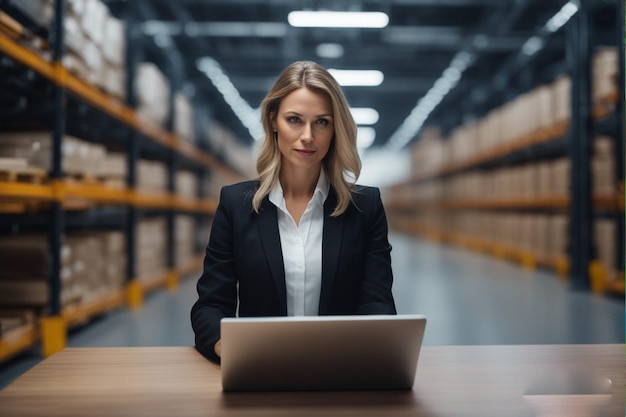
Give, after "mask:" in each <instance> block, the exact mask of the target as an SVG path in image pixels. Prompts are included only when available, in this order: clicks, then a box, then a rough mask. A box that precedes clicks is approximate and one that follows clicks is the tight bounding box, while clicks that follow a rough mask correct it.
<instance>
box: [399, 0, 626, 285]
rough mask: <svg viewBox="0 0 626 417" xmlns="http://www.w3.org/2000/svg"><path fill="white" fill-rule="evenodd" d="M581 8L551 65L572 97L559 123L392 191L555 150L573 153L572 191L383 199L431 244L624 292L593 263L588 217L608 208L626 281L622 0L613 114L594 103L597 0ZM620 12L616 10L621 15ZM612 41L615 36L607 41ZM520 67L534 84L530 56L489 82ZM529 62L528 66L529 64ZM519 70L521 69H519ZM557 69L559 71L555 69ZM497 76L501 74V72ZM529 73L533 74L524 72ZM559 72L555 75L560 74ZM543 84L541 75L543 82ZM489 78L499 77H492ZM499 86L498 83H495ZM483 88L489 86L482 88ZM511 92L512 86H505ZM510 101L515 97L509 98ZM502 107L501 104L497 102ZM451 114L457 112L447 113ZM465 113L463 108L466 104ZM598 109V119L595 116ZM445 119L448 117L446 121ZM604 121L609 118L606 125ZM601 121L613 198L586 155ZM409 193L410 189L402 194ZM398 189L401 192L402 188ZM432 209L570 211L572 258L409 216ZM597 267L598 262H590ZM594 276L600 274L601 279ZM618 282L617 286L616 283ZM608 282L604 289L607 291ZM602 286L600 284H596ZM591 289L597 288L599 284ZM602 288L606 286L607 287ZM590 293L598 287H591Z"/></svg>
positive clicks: (409, 228)
mask: <svg viewBox="0 0 626 417" xmlns="http://www.w3.org/2000/svg"><path fill="white" fill-rule="evenodd" d="M580 3H581V8H580V9H579V10H578V12H577V14H576V15H575V16H574V19H573V20H572V21H570V22H568V24H567V25H566V27H564V28H563V30H565V31H566V56H565V57H564V62H563V63H557V64H556V65H554V66H555V67H558V69H559V70H561V71H562V70H565V71H566V72H568V73H570V75H571V77H572V94H571V95H572V102H571V118H570V120H568V121H566V122H560V123H558V124H557V125H555V126H551V127H550V128H547V129H544V130H542V131H539V132H535V133H534V134H531V135H529V136H527V137H523V138H519V139H518V140H516V141H515V142H513V143H508V144H506V145H503V146H500V147H498V148H496V149H492V150H489V151H487V152H483V153H481V154H478V155H476V156H474V157H472V158H470V159H468V160H464V161H460V162H457V163H454V164H449V165H446V166H443V167H442V168H440V169H439V170H437V171H436V172H433V173H429V174H426V175H416V176H413V177H412V178H410V179H409V180H407V181H406V182H403V183H401V184H396V185H394V186H393V187H392V189H396V191H398V190H402V191H404V194H405V196H406V195H407V194H408V195H410V189H411V187H413V186H415V185H418V184H421V183H424V182H427V181H430V180H437V179H443V178H447V177H449V176H453V175H458V174H461V173H463V172H469V171H472V170H477V169H483V168H491V167H494V166H496V167H497V166H504V165H507V164H519V163H522V162H524V161H530V160H533V159H536V158H543V157H553V156H557V155H567V154H569V155H571V158H572V167H571V177H570V179H571V184H572V185H573V187H572V192H571V194H570V195H565V196H553V197H550V198H535V199H527V198H526V199H521V198H520V199H505V200H485V199H480V200H460V201H434V202H430V203H425V204H424V203H417V202H414V201H410V200H409V201H406V200H405V199H404V197H403V198H401V199H392V200H390V201H388V202H387V206H388V209H389V210H390V212H391V213H392V214H391V218H392V220H393V221H394V222H395V223H396V225H397V226H398V227H400V228H402V229H403V230H407V231H409V232H412V233H417V234H421V235H424V236H426V237H428V238H430V239H431V240H434V241H436V242H441V241H445V242H450V243H452V244H456V245H459V246H462V247H465V248H468V249H471V250H475V251H479V252H487V253H490V254H492V255H493V256H496V257H501V258H506V259H510V260H513V261H516V262H519V263H521V264H522V265H524V266H525V267H527V268H534V267H535V266H536V265H538V264H540V265H546V266H549V267H552V268H554V269H555V270H556V271H557V272H558V273H559V275H561V276H565V275H569V276H570V277H571V278H570V283H571V286H572V288H573V289H583V290H588V289H590V287H591V286H592V283H593V282H594V281H595V282H597V281H600V282H616V283H617V285H616V287H615V288H613V289H615V290H617V291H621V292H623V291H624V290H623V279H613V278H614V277H612V276H611V273H610V272H608V271H603V270H602V269H601V268H600V270H599V271H598V268H597V261H595V260H594V248H593V243H592V242H593V220H594V218H595V216H597V215H598V213H609V214H610V215H611V216H612V217H615V218H617V219H618V227H617V231H618V235H619V236H616V239H617V242H618V245H617V246H618V251H619V252H618V253H619V256H618V257H617V259H619V264H618V265H616V269H617V271H618V272H617V274H618V277H617V278H619V275H620V274H621V278H623V271H624V242H623V240H624V216H623V210H624V197H623V175H624V173H623V171H624V168H623V167H624V161H623V143H622V141H621V140H619V138H623V135H624V127H623V117H621V116H622V115H623V111H624V107H623V101H624V97H623V91H624V59H623V54H624V45H623V40H624V35H623V30H624V28H623V21H622V20H623V16H624V14H623V7H624V5H623V3H622V2H617V3H618V4H619V6H617V9H618V10H617V13H616V16H617V19H618V22H617V26H616V27H618V28H621V29H620V31H621V32H620V37H621V41H620V44H619V45H620V75H621V76H620V77H619V79H620V90H619V91H621V92H622V95H621V96H619V97H611V98H609V100H612V101H614V104H615V111H614V113H609V114H606V113H605V114H598V112H597V111H594V109H593V107H592V100H591V56H592V55H591V54H592V42H593V41H594V40H595V39H594V32H593V29H594V28H593V27H592V25H591V19H592V17H593V14H594V13H596V8H597V4H592V3H590V2H585V1H583V2H580ZM620 11H621V12H620ZM611 39H613V38H611ZM521 65H523V66H524V67H523V68H524V71H526V73H527V74H526V76H525V77H523V78H524V80H522V81H524V82H523V83H522V84H526V87H527V88H529V87H532V82H531V81H532V80H530V81H529V77H532V76H533V74H535V75H537V74H536V73H537V71H536V69H535V68H534V67H535V66H536V64H535V63H534V62H530V63H529V62H528V61H523V62H522V61H519V60H518V61H517V62H516V65H515V66H510V65H509V66H507V68H502V69H501V71H500V72H503V74H502V75H503V76H502V77H499V76H498V75H496V76H494V77H493V79H494V80H498V79H505V80H508V79H509V78H510V75H509V73H510V72H515V71H517V72H520V71H521V67H520V66H521ZM529 65H530V67H531V68H528V66H529ZM518 67H519V68H518ZM557 71H558V70H557ZM498 74H500V73H498ZM529 74H530V75H529ZM557 74H558V72H557ZM544 81H545V80H544ZM493 82H494V83H495V82H496V81H493ZM500 87H502V86H500ZM487 88H490V87H489V86H487ZM509 91H511V89H509ZM509 98H512V97H509ZM499 104H501V103H499ZM450 111H451V112H452V113H454V112H455V110H453V109H451V110H450ZM465 111H467V109H465ZM594 114H595V116H594ZM444 119H446V120H448V119H449V117H448V118H445V117H444ZM607 120H610V121H608V122H607ZM601 123H604V124H608V125H609V128H608V129H609V130H610V133H611V135H612V136H615V137H616V138H618V140H616V158H617V164H616V165H617V171H618V176H619V178H618V181H620V182H621V184H622V185H621V187H622V194H621V195H619V193H618V192H617V190H616V194H615V196H614V197H606V196H593V195H592V192H591V172H590V170H591V168H590V166H591V160H590V146H591V140H592V138H593V135H594V132H596V131H597V129H598V125H599V124H601ZM407 190H409V191H407ZM399 193H401V192H399ZM432 210H490V211H493V210H517V211H528V210H531V211H537V210H539V211H542V210H549V211H557V212H568V213H569V215H570V228H569V237H570V252H569V254H568V255H569V256H568V258H569V259H562V258H555V259H537V257H535V256H534V255H532V254H529V253H526V252H525V251H523V250H519V249H515V248H507V247H504V246H502V245H501V244H497V243H494V242H486V241H483V240H481V239H478V238H475V237H472V236H464V235H459V234H457V233H448V232H444V231H442V230H438V229H433V228H429V227H426V226H425V225H423V224H417V223H416V222H415V221H414V218H415V214H416V213H417V212H423V211H426V212H428V211H432ZM594 265H595V267H594ZM598 275H599V276H598ZM620 282H621V284H622V285H621V287H620V285H619V283H620ZM610 285H614V284H609V289H611V287H610ZM600 286H601V285H600ZM594 287H598V285H597V284H595V285H594ZM605 288H606V286H605ZM594 290H595V289H594Z"/></svg>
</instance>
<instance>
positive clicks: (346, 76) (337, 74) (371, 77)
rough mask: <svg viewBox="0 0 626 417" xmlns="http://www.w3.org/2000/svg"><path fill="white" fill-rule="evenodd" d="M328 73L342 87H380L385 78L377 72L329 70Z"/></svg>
mask: <svg viewBox="0 0 626 417" xmlns="http://www.w3.org/2000/svg"><path fill="white" fill-rule="evenodd" d="M328 72H330V74H331V75H332V76H333V77H334V78H335V80H337V82H338V83H339V84H340V85H342V86H344V87H355V86H360V87H375V86H378V85H381V84H382V82H383V80H384V79H385V76H384V74H383V73H382V72H380V71H378V70H339V69H333V68H331V69H329V70H328Z"/></svg>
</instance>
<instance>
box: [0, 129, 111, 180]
mask: <svg viewBox="0 0 626 417" xmlns="http://www.w3.org/2000/svg"><path fill="white" fill-rule="evenodd" d="M105 154H106V149H105V148H104V146H103V145H98V144H93V143H89V142H86V141H83V140H80V139H77V138H75V137H73V136H69V135H64V136H63V138H62V142H61V155H62V162H61V169H62V171H63V173H65V174H69V175H91V176H98V175H99V174H100V172H102V165H103V158H104V155H105ZM0 157H10V158H24V159H26V161H27V162H28V164H29V165H30V166H33V167H37V168H41V169H44V170H48V171H49V170H50V169H51V166H52V135H51V133H50V132H49V131H41V132H4V133H0Z"/></svg>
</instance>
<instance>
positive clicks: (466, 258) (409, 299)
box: [0, 234, 624, 388]
mask: <svg viewBox="0 0 626 417" xmlns="http://www.w3.org/2000/svg"><path fill="white" fill-rule="evenodd" d="M390 240H391V243H392V245H393V251H392V258H393V267H394V273H395V284H394V294H395V297H396V303H397V308H398V312H399V313H401V314H408V313H419V314H425V315H426V316H427V318H428V325H427V329H426V335H425V340H424V342H425V343H426V344H429V345H448V344H544V343H547V344H554V343H623V342H624V303H623V301H622V300H621V299H617V298H607V297H596V296H593V295H592V294H590V293H588V292H584V293H583V292H580V293H579V292H572V291H568V290H567V287H566V285H565V284H563V283H562V282H560V281H559V280H558V279H557V278H556V276H555V275H554V274H551V273H548V272H545V271H535V272H527V271H524V270H523V269H521V268H520V267H518V266H516V265H514V264H511V263H508V262H505V261H499V260H496V259H494V258H491V257H487V256H482V255H478V254H475V253H471V252H468V251H465V250H461V249H457V248H454V247H450V246H441V245H434V244H432V243H430V242H428V241H425V240H421V239H416V238H412V237H409V236H406V235H401V234H392V235H391V236H390ZM195 281H196V277H195V276H194V277H188V278H186V279H183V280H182V281H181V285H180V287H179V288H178V290H177V291H175V292H167V291H157V292H156V293H153V294H150V295H149V296H148V297H147V298H146V300H145V304H144V306H143V307H142V308H141V309H139V310H137V311H132V310H127V309H121V310H119V311H115V312H112V313H110V314H108V315H106V316H105V317H102V318H100V319H97V320H95V321H93V322H92V323H90V324H89V325H87V326H84V327H83V328H80V329H76V330H75V331H73V332H71V334H70V336H69V341H68V344H69V346H71V347H83V346H151V345H161V346H163V345H191V344H193V332H192V330H191V325H190V322H189V310H190V308H191V305H192V304H193V302H194V301H195V299H196V292H195ZM39 360H40V359H39V357H38V356H37V355H36V353H32V354H26V355H23V356H22V357H20V358H18V359H16V360H14V361H12V362H10V363H8V364H5V365H3V366H0V388H2V387H4V386H6V385H7V384H8V383H9V382H10V381H12V380H13V379H15V378H16V377H17V376H19V375H20V374H21V373H23V372H25V371H26V370H27V369H29V368H30V367H31V366H33V365H34V364H35V363H37V362H38V361H39Z"/></svg>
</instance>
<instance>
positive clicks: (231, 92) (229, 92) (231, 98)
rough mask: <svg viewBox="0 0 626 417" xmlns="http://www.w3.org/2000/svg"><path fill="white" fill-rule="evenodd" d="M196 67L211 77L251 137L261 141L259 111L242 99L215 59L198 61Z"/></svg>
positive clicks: (261, 132)
mask: <svg viewBox="0 0 626 417" xmlns="http://www.w3.org/2000/svg"><path fill="white" fill-rule="evenodd" d="M196 66H197V67H198V69H199V70H200V71H202V72H204V73H205V74H206V75H207V77H209V80H211V82H212V83H213V85H214V86H215V88H217V90H218V91H219V92H220V93H221V94H222V96H224V100H225V101H226V103H227V104H228V105H229V106H230V108H231V109H232V110H233V112H234V113H235V115H236V116H237V117H238V118H239V120H241V123H243V125H244V126H245V127H246V129H248V132H250V136H252V138H254V140H259V139H261V138H262V137H263V135H264V133H263V126H262V125H261V121H260V115H259V110H258V109H253V108H252V107H250V105H249V104H248V102H247V101H246V100H244V99H243V98H242V97H241V95H240V94H239V91H237V89H236V88H235V86H234V85H233V83H232V82H231V81H230V78H228V76H227V75H226V74H225V73H224V71H223V70H222V67H221V65H220V64H219V63H218V62H217V61H216V60H214V59H213V58H209V57H205V58H200V59H198V60H197V61H196Z"/></svg>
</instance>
